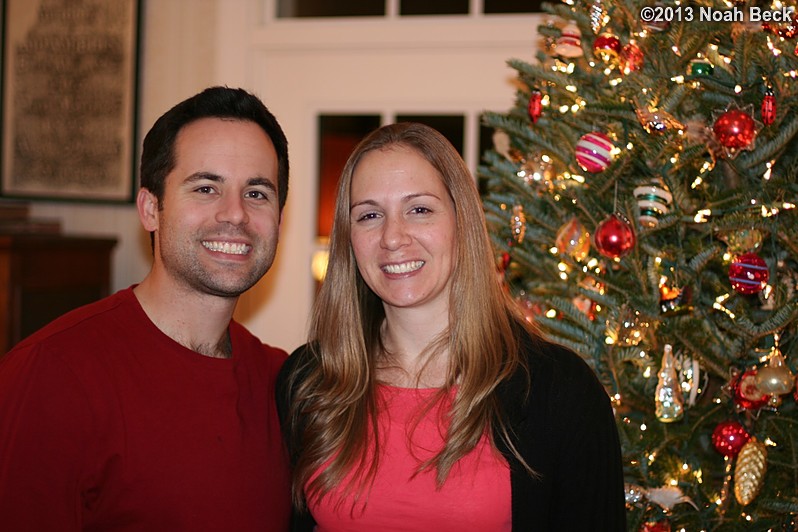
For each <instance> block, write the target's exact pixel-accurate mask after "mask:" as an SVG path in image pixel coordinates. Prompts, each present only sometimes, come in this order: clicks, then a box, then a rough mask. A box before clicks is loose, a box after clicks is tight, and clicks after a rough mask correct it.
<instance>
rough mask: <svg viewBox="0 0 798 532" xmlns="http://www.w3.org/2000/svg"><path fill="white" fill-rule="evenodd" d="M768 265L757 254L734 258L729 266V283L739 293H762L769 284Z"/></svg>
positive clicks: (746, 254)
mask: <svg viewBox="0 0 798 532" xmlns="http://www.w3.org/2000/svg"><path fill="white" fill-rule="evenodd" d="M769 278H770V272H769V271H768V265H767V264H766V263H765V261H764V260H763V259H762V257H760V256H759V255H757V254H756V253H745V254H743V255H739V256H737V257H735V258H734V260H733V261H732V263H731V266H729V282H730V283H731V285H732V288H734V289H735V290H736V291H737V292H739V293H741V294H744V295H751V294H756V293H759V292H761V291H762V290H763V289H764V288H765V286H767V284H768V279H769Z"/></svg>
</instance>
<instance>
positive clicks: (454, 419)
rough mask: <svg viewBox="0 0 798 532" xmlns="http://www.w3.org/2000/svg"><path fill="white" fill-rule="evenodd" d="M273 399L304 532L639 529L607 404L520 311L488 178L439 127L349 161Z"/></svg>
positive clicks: (376, 142)
mask: <svg viewBox="0 0 798 532" xmlns="http://www.w3.org/2000/svg"><path fill="white" fill-rule="evenodd" d="M277 400H278V409H279V411H280V415H281V419H282V423H283V430H284V433H285V436H286V440H287V443H288V448H289V452H290V455H291V460H292V465H293V475H294V484H293V500H294V504H295V516H294V529H295V530H313V527H314V526H318V528H317V530H319V532H324V531H341V530H351V531H360V530H363V531H366V530H368V531H375V530H378V531H384V530H418V531H429V530H434V531H436V532H443V531H449V530H452V531H454V530H457V531H462V530H480V531H484V530H491V531H492V530H498V531H509V530H524V531H526V530H536V531H537V530H558V531H561V530H580V531H584V530H602V531H613V530H623V529H624V528H625V524H624V494H623V476H622V468H621V460H620V448H619V444H618V435H617V431H616V427H615V422H614V419H613V413H612V409H611V406H610V403H609V399H608V397H607V394H606V393H605V391H604V389H603V388H602V386H601V384H600V383H599V382H598V380H597V379H596V377H595V375H594V374H593V372H592V370H591V369H590V368H589V367H588V366H587V365H586V364H585V363H584V362H583V361H582V359H581V358H579V357H578V356H577V355H575V354H573V353H572V352H570V351H567V350H566V349H564V348H562V347H558V346H555V345H552V344H548V343H545V342H544V341H543V340H541V339H540V338H539V337H537V336H536V335H535V334H534V332H533V331H531V330H530V329H529V327H528V325H527V324H526V322H525V321H524V319H523V318H522V317H520V316H519V314H517V312H516V307H515V305H514V304H513V303H512V302H511V301H510V300H509V298H507V297H506V295H505V294H504V293H503V291H502V289H501V287H500V286H499V284H498V283H497V282H496V276H495V266H494V262H493V259H492V251H491V247H490V240H489V237H488V234H487V231H486V229H485V220H484V215H483V212H482V206H481V203H480V199H479V195H478V193H477V190H476V187H475V184H474V181H473V179H472V178H471V175H470V173H469V171H468V169H467V167H466V166H465V164H464V162H463V160H462V159H461V158H460V156H459V155H458V153H457V152H456V150H455V149H454V148H453V147H452V146H451V144H450V143H449V142H448V141H447V140H446V139H445V138H444V137H443V136H442V135H441V134H440V133H438V132H437V131H435V130H434V129H431V128H429V127H427V126H424V125H421V124H414V123H401V124H393V125H388V126H384V127H382V128H380V129H378V130H376V131H375V132H373V133H371V134H370V135H369V136H368V137H366V138H365V139H364V140H363V141H362V142H361V143H360V144H359V145H358V147H357V148H355V150H354V152H353V153H352V155H351V156H350V158H349V160H348V162H347V164H346V166H345V168H344V170H343V173H342V176H341V181H340V185H339V189H338V199H337V205H336V209H335V219H334V223H333V229H332V236H331V239H330V262H329V266H328V268H327V275H326V278H325V281H324V284H323V285H322V287H321V290H320V292H319V295H318V298H317V301H316V305H315V307H314V311H313V316H312V322H311V330H310V343H309V344H307V345H305V346H303V347H301V348H299V349H298V350H297V351H295V352H294V354H293V355H292V356H291V357H290V358H289V360H288V362H287V363H286V365H285V366H284V367H283V370H282V372H281V374H280V377H279V379H278V399H277Z"/></svg>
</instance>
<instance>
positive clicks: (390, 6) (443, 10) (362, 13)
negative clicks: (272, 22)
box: [276, 0, 542, 18]
mask: <svg viewBox="0 0 798 532" xmlns="http://www.w3.org/2000/svg"><path fill="white" fill-rule="evenodd" d="M541 2H542V0H482V11H481V14H485V15H491V14H508V13H536V12H539V11H541V7H540V5H541ZM276 3H277V18H324V17H385V16H388V15H390V14H392V13H394V10H396V11H395V13H396V14H398V15H399V16H419V15H428V16H435V15H469V14H471V13H477V11H476V10H477V9H478V8H479V6H477V4H478V3H479V2H474V1H473V0H434V1H430V0H383V1H380V0H346V1H337V2H333V1H331V0H277V2H276Z"/></svg>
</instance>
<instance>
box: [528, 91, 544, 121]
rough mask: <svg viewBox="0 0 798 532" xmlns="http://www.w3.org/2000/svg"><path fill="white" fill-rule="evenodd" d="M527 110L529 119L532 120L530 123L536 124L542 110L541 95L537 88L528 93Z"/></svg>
mask: <svg viewBox="0 0 798 532" xmlns="http://www.w3.org/2000/svg"><path fill="white" fill-rule="evenodd" d="M527 112H529V119H530V120H532V123H533V124H537V123H538V118H540V114H541V113H542V112H543V95H542V94H541V93H540V91H539V90H537V89H535V90H533V91H532V94H530V95H529V105H528V106H527Z"/></svg>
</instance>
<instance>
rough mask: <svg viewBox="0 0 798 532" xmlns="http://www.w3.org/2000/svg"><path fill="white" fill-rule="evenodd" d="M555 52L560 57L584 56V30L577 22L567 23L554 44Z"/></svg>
mask: <svg viewBox="0 0 798 532" xmlns="http://www.w3.org/2000/svg"><path fill="white" fill-rule="evenodd" d="M554 53H555V54H556V55H559V56H560V57H567V58H574V57H582V55H583V53H582V32H580V31H579V27H578V26H577V25H576V24H567V25H566V26H565V27H564V28H563V29H562V33H561V34H560V37H559V38H558V39H557V42H556V43H555V45H554Z"/></svg>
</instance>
